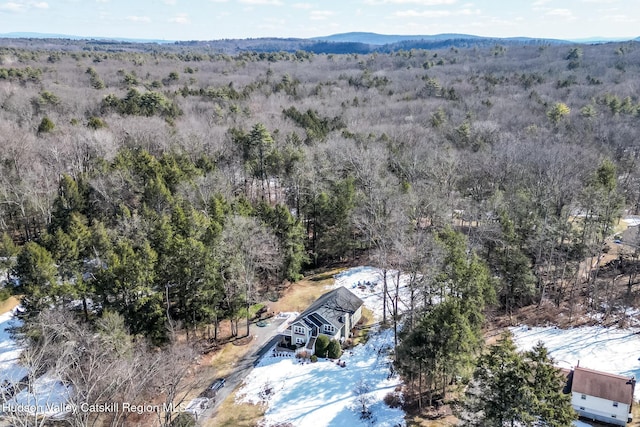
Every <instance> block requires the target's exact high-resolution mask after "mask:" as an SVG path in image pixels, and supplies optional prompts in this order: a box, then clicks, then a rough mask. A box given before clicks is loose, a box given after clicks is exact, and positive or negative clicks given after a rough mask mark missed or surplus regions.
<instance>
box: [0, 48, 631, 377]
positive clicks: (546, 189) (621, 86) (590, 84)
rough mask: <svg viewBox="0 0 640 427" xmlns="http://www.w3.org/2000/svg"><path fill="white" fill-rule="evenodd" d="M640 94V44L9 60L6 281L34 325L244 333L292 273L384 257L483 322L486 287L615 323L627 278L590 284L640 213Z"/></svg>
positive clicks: (1, 141) (1, 82)
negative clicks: (607, 245) (455, 298)
mask: <svg viewBox="0 0 640 427" xmlns="http://www.w3.org/2000/svg"><path fill="white" fill-rule="evenodd" d="M639 85H640V46H638V44H637V43H632V42H629V43H616V44H602V45H580V46H578V45H575V46H574V45H559V46H558V45H556V46H551V45H548V46H547V45H540V46H535V45H534V46H532V45H524V44H523V45H518V44H510V45H508V46H503V45H494V46H491V47H488V48H479V47H475V48H450V49H446V50H400V51H397V52H392V53H388V54H383V53H373V54H366V55H359V54H345V55H334V54H328V55H325V54H312V53H307V52H303V51H298V52H296V53H277V52H275V53H274V52H269V53H266V52H263V53H251V52H244V53H241V54H238V55H236V56H232V55H225V54H212V53H207V51H206V50H198V49H196V48H193V49H191V48H189V47H183V49H182V50H179V49H176V48H175V47H170V48H167V49H164V48H163V47H162V46H158V45H153V46H152V47H150V48H149V50H147V51H145V52H137V51H131V52H107V51H92V50H82V51H68V50H65V51H62V50H60V51H58V50H47V48H46V45H45V44H44V42H42V43H38V42H34V45H33V47H32V48H25V49H14V48H3V49H0V160H1V161H0V168H1V173H0V229H1V230H2V232H3V233H4V237H3V240H2V246H1V250H2V254H0V255H1V256H2V257H3V258H2V260H3V261H2V262H3V264H4V265H3V266H4V268H7V269H9V271H13V272H14V273H15V276H16V277H17V278H18V279H19V280H18V283H17V284H16V287H15V290H13V292H15V293H17V294H20V295H24V301H23V303H24V306H25V308H26V310H27V311H26V317H30V316H32V317H35V316H37V315H38V314H39V313H40V312H41V311H42V310H43V309H44V308H46V307H51V306H52V305H54V306H58V307H75V308H76V309H77V310H78V312H79V316H80V317H81V318H84V319H86V320H89V321H93V320H95V319H96V318H99V317H100V316H102V315H103V313H118V314H119V315H120V316H121V317H122V319H123V322H124V326H123V327H124V328H125V329H126V330H127V331H129V332H130V333H131V334H133V335H138V336H146V337H148V338H149V339H150V340H151V341H152V342H153V343H154V344H163V343H166V342H168V341H170V340H171V337H172V336H173V334H175V333H176V332H178V331H182V332H187V334H189V336H193V335H192V333H193V332H196V333H203V331H205V330H209V334H210V335H211V336H213V335H214V334H215V331H216V330H217V329H216V327H215V326H216V325H217V323H218V322H219V321H220V320H221V319H231V320H232V322H233V323H234V324H235V328H236V329H237V328H238V321H239V320H240V319H241V318H242V317H244V316H248V315H249V312H250V306H251V305H253V304H254V303H256V302H258V301H260V300H264V299H266V297H268V296H271V295H274V296H275V295H276V294H277V292H278V288H279V286H280V284H281V283H283V281H286V280H288V281H295V280H297V279H298V278H300V277H301V275H302V274H303V273H304V271H305V270H306V269H314V268H318V267H322V266H327V265H329V264H332V263H336V262H348V261H349V260H352V259H354V258H355V257H362V256H366V257H368V262H369V263H371V264H373V265H375V266H377V267H380V268H382V269H400V270H402V271H405V272H409V273H412V274H413V275H414V276H413V277H414V278H415V286H416V292H417V294H416V295H420V298H421V300H422V301H424V302H427V303H430V302H432V297H436V296H438V295H440V296H442V294H443V293H444V292H445V291H444V290H445V289H447V290H449V291H455V290H456V289H458V291H459V296H461V297H462V296H465V299H467V300H468V298H467V297H468V296H469V295H471V296H470V297H469V298H476V300H468V301H467V305H466V306H463V307H460V306H457V305H455V304H453V305H443V307H442V308H441V309H440V310H441V311H442V313H441V314H442V315H443V316H448V315H449V314H451V313H449V314H447V313H446V312H445V311H446V310H453V312H455V313H453V314H454V315H467V314H468V315H470V316H471V317H473V319H471V320H469V325H468V326H469V327H470V328H472V329H474V330H475V328H478V327H479V326H480V325H481V323H482V322H481V317H479V316H481V314H480V313H476V312H475V311H474V310H477V309H479V308H481V307H482V306H483V305H484V303H485V302H487V303H490V302H491V300H492V298H491V297H490V294H491V293H492V292H489V291H488V290H487V289H486V286H487V284H490V286H491V287H492V288H493V289H494V291H495V294H496V296H497V298H496V299H495V305H496V307H497V309H498V310H499V311H501V312H505V313H510V312H512V311H513V310H515V309H517V308H519V307H522V306H525V305H529V304H533V303H541V302H543V301H550V302H552V303H553V304H555V305H556V306H558V307H561V306H562V307H565V308H567V309H569V310H573V309H574V307H575V306H576V305H581V306H582V307H588V308H590V309H592V310H600V309H601V308H602V307H605V306H606V307H611V306H612V304H614V303H616V301H617V297H618V293H617V292H613V291H612V290H611V289H610V288H609V287H608V285H607V284H609V283H610V280H607V281H606V284H603V283H602V282H601V281H599V280H598V274H597V272H595V274H591V275H590V276H588V277H589V279H588V280H586V281H583V280H581V278H582V276H581V271H580V269H581V263H582V261H584V260H585V259H586V258H588V257H595V256H598V255H600V254H601V253H602V251H603V242H604V240H605V239H606V238H607V237H608V236H610V235H611V234H612V227H613V225H614V224H615V223H616V222H617V220H618V219H619V218H620V216H621V215H622V214H623V212H624V210H625V209H628V210H629V211H630V212H631V213H636V214H637V213H638V210H639V209H640V168H638V165H637V162H638V156H639V155H640V145H639V144H640V143H639V141H640V138H639V136H640V135H639V134H640V131H639V128H638V121H639V120H640V100H639V99H638V97H637V94H638V92H639V87H638V86H639ZM459 233H464V234H466V239H465V238H463V237H462V236H461V234H459ZM470 250H471V251H473V252H474V253H477V255H478V257H473V258H470V257H469V256H468V254H470V253H471V252H469V251H470ZM465 254H466V255H465ZM464 258H466V261H462V259H464ZM625 262H626V263H627V264H625V265H627V267H628V268H630V269H631V268H633V271H634V272H635V271H637V264H638V257H637V253H636V255H635V257H631V258H629V259H627V260H626V261H625ZM629 271H631V270H625V272H627V273H628V272H629ZM469 278H475V280H477V281H478V282H482V283H481V284H480V285H479V287H478V288H477V289H471V288H473V286H472V285H473V284H470V280H469ZM634 280H635V276H634V275H632V276H631V277H630V279H629V284H628V293H627V294H626V295H627V297H629V299H628V300H627V301H628V302H631V301H633V298H635V295H636V288H635V286H634V285H635V282H634ZM471 282H473V281H471ZM458 285H459V286H460V287H459V288H457V287H456V286H458ZM7 289H8V288H7ZM458 291H456V292H458ZM469 301H477V302H478V305H476V306H473V304H469ZM480 302H482V304H480ZM390 304H392V305H393V301H391V302H390ZM472 306H473V307H472ZM389 312H390V315H391V316H392V317H395V314H397V298H396V302H395V311H394V310H393V309H390V310H389ZM410 325H413V320H412V322H411V323H410ZM236 332H237V331H236ZM240 334H242V331H241V332H240ZM462 362H463V361H461V362H460V363H462ZM454 374H455V373H454V372H448V371H447V372H444V371H443V372H442V375H443V377H442V378H443V379H446V378H448V377H450V376H451V375H454ZM433 381H434V384H435V386H436V387H438V384H440V382H439V381H440V380H439V379H438V378H435V377H434V379H433Z"/></svg>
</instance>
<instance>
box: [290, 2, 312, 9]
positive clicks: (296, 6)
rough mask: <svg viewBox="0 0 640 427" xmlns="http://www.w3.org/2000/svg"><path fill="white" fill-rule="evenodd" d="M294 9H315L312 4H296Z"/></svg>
mask: <svg viewBox="0 0 640 427" xmlns="http://www.w3.org/2000/svg"><path fill="white" fill-rule="evenodd" d="M293 7H294V8H296V9H313V5H312V4H311V3H294V4H293Z"/></svg>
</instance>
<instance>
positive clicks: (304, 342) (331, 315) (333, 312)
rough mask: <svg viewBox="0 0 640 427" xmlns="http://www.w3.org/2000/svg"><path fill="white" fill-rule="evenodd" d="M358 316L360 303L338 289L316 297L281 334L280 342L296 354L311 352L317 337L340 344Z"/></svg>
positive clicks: (360, 312) (348, 292)
mask: <svg viewBox="0 0 640 427" xmlns="http://www.w3.org/2000/svg"><path fill="white" fill-rule="evenodd" d="M361 317H362V300H361V299H360V298H358V297H357V296H356V295H354V294H353V293H352V292H351V291H350V290H348V289H347V288H345V287H344V286H341V287H339V288H336V289H334V290H332V291H329V292H327V293H326V294H324V295H322V296H320V297H319V298H318V299H317V300H316V301H315V302H314V303H313V304H311V305H310V306H309V307H308V308H307V309H306V310H305V311H304V312H303V313H302V314H300V315H299V316H298V317H297V318H296V319H294V320H293V321H292V322H291V324H290V325H289V326H288V327H287V329H286V330H285V331H284V332H283V333H282V336H283V340H282V341H283V342H284V344H285V345H287V346H290V347H296V351H298V352H301V351H307V352H308V353H313V352H314V351H315V344H316V339H317V338H318V336H319V335H320V334H323V335H327V336H328V337H329V338H331V339H336V340H338V341H341V342H342V341H344V340H345V339H347V338H349V337H350V336H351V329H353V327H354V326H355V325H356V324H357V323H358V322H359V321H360V318H361Z"/></svg>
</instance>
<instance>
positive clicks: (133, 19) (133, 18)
mask: <svg viewBox="0 0 640 427" xmlns="http://www.w3.org/2000/svg"><path fill="white" fill-rule="evenodd" d="M125 19H126V20H127V21H131V22H151V18H149V17H148V16H133V15H131V16H127V17H126V18H125Z"/></svg>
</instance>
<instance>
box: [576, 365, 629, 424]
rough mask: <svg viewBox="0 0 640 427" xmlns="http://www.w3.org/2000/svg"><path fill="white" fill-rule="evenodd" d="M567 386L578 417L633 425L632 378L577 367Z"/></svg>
mask: <svg viewBox="0 0 640 427" xmlns="http://www.w3.org/2000/svg"><path fill="white" fill-rule="evenodd" d="M569 383H570V384H571V405H572V406H573V409H574V410H575V411H576V412H577V413H578V415H579V416H581V417H584V418H589V419H592V420H594V421H600V422H604V423H608V424H614V425H619V426H626V425H627V423H628V422H631V421H632V416H631V405H632V404H633V389H634V387H635V384H636V380H635V378H633V377H625V376H622V375H614V374H609V373H607V372H602V371H596V370H593V369H587V368H583V367H580V366H576V367H575V368H574V369H573V372H571V374H570V375H569Z"/></svg>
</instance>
